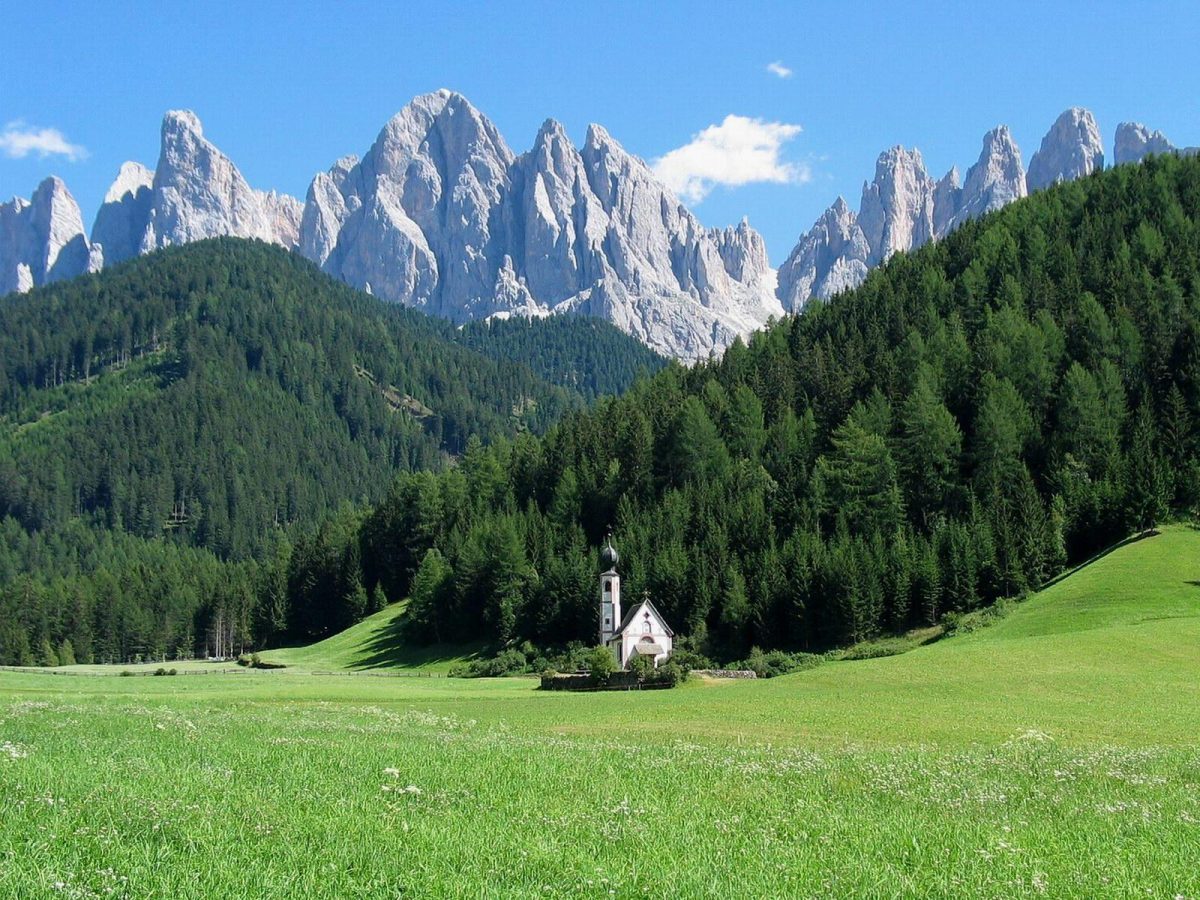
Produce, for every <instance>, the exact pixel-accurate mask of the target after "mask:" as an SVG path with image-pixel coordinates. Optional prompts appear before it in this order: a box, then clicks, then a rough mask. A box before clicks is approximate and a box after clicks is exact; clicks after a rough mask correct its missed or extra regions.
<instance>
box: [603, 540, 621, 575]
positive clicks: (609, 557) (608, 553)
mask: <svg viewBox="0 0 1200 900" xmlns="http://www.w3.org/2000/svg"><path fill="white" fill-rule="evenodd" d="M620 561H621V557H620V556H619V555H618V554H617V551H616V549H614V548H613V545H612V535H609V536H608V537H607V538H605V540H604V548H603V549H602V550H601V551H600V566H601V567H602V568H603V569H604V571H606V572H607V571H608V570H609V569H615V568H616V567H617V563H619V562H620Z"/></svg>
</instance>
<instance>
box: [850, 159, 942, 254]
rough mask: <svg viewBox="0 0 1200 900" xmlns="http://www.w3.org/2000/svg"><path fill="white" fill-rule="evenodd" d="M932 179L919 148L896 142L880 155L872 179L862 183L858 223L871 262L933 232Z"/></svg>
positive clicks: (911, 245) (922, 239)
mask: <svg viewBox="0 0 1200 900" xmlns="http://www.w3.org/2000/svg"><path fill="white" fill-rule="evenodd" d="M933 186H934V185H933V181H932V180H931V179H930V177H929V173H928V172H926V171H925V161H924V159H922V158H921V152H920V151H919V150H916V149H913V150H906V149H905V148H904V147H901V146H898V145H897V146H895V147H892V148H891V149H890V150H885V151H884V152H883V153H881V154H880V155H879V159H878V160H877V161H876V163H875V179H874V181H872V182H871V183H870V184H864V185H863V193H862V202H861V203H860V204H859V209H858V224H859V226H860V227H861V228H862V231H863V234H864V235H865V236H866V239H867V243H868V244H869V245H870V247H871V254H870V257H869V264H870V265H874V264H876V263H879V262H882V261H883V260H885V259H887V258H888V257H889V256H891V255H892V254H893V253H896V252H898V251H900V250H911V249H912V248H913V247H919V246H920V245H921V244H923V243H925V242H926V241H928V240H929V239H930V238H931V237H932V236H933V203H932V194H933Z"/></svg>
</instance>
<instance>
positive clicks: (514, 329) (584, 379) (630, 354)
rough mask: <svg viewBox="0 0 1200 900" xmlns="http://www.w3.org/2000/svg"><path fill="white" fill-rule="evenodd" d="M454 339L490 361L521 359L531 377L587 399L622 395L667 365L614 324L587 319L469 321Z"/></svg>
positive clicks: (555, 317)
mask: <svg viewBox="0 0 1200 900" xmlns="http://www.w3.org/2000/svg"><path fill="white" fill-rule="evenodd" d="M459 340H460V342H461V343H463V344H465V345H466V346H468V347H470V348H471V349H472V350H477V351H478V352H480V353H482V354H484V355H485V356H490V357H491V358H492V359H497V360H520V361H521V362H523V363H525V364H526V365H528V366H529V367H530V368H531V369H532V370H533V372H534V374H535V375H538V376H539V377H541V378H544V379H545V380H546V381H549V382H550V383H552V384H558V385H563V386H565V387H569V388H571V389H572V390H575V391H577V392H579V393H580V394H582V395H583V396H584V398H586V399H587V400H595V399H596V398H598V397H604V396H613V397H615V396H617V395H619V394H623V393H625V391H627V390H628V389H629V387H630V386H631V385H632V384H633V382H634V379H635V378H636V377H637V376H638V375H642V374H647V375H652V374H653V373H655V372H657V371H658V370H659V369H662V368H663V367H664V366H666V364H667V360H666V358H665V357H662V356H659V355H658V354H657V353H655V352H654V351H653V350H651V349H650V348H649V347H647V346H646V345H645V344H643V343H642V342H641V341H638V340H634V339H632V338H630V337H629V335H627V334H625V332H623V331H621V330H620V329H619V328H617V327H616V326H615V325H612V324H610V323H608V322H605V321H604V320H603V319H592V318H588V317H586V316H549V317H547V318H542V319H533V318H525V317H520V316H518V317H516V318H512V319H489V320H484V321H476V322H468V323H467V324H466V325H464V326H463V327H462V328H461V329H460V330H459Z"/></svg>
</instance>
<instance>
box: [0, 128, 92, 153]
mask: <svg viewBox="0 0 1200 900" xmlns="http://www.w3.org/2000/svg"><path fill="white" fill-rule="evenodd" d="M0 151H3V152H4V154H5V155H6V156H8V157H11V158H12V159H24V158H25V157H26V156H28V155H29V154H30V153H36V154H37V155H38V157H39V158H45V157H47V156H65V157H66V158H67V159H69V160H70V161H71V162H75V161H76V160H79V159H86V158H87V155H88V152H87V148H86V147H83V146H81V145H80V144H72V143H70V142H69V141H68V140H67V138H66V136H65V135H64V134H63V133H62V132H61V131H59V130H58V129H57V128H36V127H34V126H31V125H26V124H25V123H24V122H22V121H19V120H18V121H16V122H9V123H8V124H7V125H5V126H4V131H2V132H0Z"/></svg>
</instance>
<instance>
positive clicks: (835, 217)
mask: <svg viewBox="0 0 1200 900" xmlns="http://www.w3.org/2000/svg"><path fill="white" fill-rule="evenodd" d="M870 256H871V247H870V244H868V243H867V237H866V235H865V234H863V230H862V229H861V228H860V227H859V226H858V217H857V216H856V215H855V214H854V211H853V210H852V209H850V207H849V205H847V203H846V201H845V200H843V199H842V198H841V197H838V198H837V201H836V202H835V203H834V204H833V206H831V207H829V209H827V210H826V211H825V212H824V213H823V214H822V215H821V218H819V219H818V220H817V221H816V224H815V225H813V227H812V229H811V230H810V231H809V232H808V234H806V235H804V236H803V237H802V238H801V239H800V243H798V244H797V245H796V247H795V249H794V250H792V252H791V255H790V256H788V258H787V261H786V262H785V263H784V264H783V265H782V266H780V268H779V300H780V302H781V303H782V304H783V307H784V309H786V310H788V311H789V312H796V311H798V310H799V309H801V308H802V307H803V306H804V304H805V303H807V302H808V300H809V299H810V298H812V297H816V298H818V299H820V300H827V299H829V298H830V297H832V296H833V295H834V294H837V293H839V292H840V291H844V290H847V289H849V288H854V287H857V286H858V285H859V284H861V283H862V281H863V279H865V278H866V277H867V269H868V262H867V260H868V259H870Z"/></svg>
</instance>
